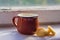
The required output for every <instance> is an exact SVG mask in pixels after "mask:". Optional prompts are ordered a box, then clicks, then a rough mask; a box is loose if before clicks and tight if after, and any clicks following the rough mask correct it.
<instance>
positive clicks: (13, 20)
mask: <svg viewBox="0 0 60 40" xmlns="http://www.w3.org/2000/svg"><path fill="white" fill-rule="evenodd" d="M16 18H20V17H19V16H15V17H13V19H12V22H13V24H14V25H15V27H17V24H16V23H15V19H16Z"/></svg>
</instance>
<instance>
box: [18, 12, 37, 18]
mask: <svg viewBox="0 0 60 40" xmlns="http://www.w3.org/2000/svg"><path fill="white" fill-rule="evenodd" d="M18 16H21V17H35V16H38V14H32V13H21V14H18Z"/></svg>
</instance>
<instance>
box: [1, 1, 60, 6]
mask: <svg viewBox="0 0 60 40" xmlns="http://www.w3.org/2000/svg"><path fill="white" fill-rule="evenodd" d="M41 5H60V0H0V6H41Z"/></svg>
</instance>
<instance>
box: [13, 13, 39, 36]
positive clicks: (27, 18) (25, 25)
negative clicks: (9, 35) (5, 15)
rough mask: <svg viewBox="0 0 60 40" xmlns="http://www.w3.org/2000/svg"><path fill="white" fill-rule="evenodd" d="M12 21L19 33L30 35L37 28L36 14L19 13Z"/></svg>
mask: <svg viewBox="0 0 60 40" xmlns="http://www.w3.org/2000/svg"><path fill="white" fill-rule="evenodd" d="M16 18H18V20H17V23H16V21H15V19H16ZM12 21H13V24H14V25H15V26H16V28H17V30H18V32H19V33H22V34H26V35H32V34H34V32H35V31H36V29H37V27H38V14H34V13H33V14H32V13H29V14H27V13H24V14H23V13H21V14H18V15H17V16H15V17H13V20H12Z"/></svg>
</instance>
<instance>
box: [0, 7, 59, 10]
mask: <svg viewBox="0 0 60 40" xmlns="http://www.w3.org/2000/svg"><path fill="white" fill-rule="evenodd" d="M0 10H8V11H17V10H22V11H24V10H60V6H25V7H24V6H23V7H22V6H21V7H0Z"/></svg>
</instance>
